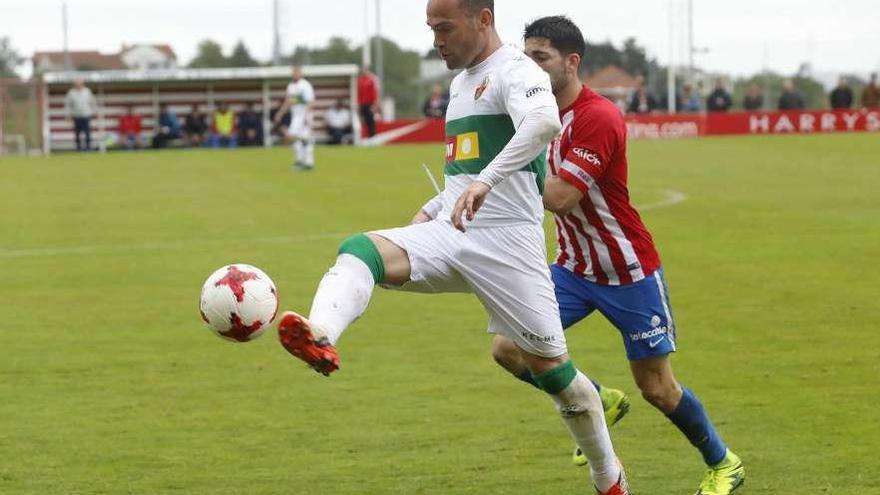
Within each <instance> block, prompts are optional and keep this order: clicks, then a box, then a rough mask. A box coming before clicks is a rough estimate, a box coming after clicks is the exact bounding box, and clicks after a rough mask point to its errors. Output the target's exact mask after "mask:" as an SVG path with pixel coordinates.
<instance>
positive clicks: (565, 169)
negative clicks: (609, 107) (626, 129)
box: [557, 118, 622, 193]
mask: <svg viewBox="0 0 880 495" xmlns="http://www.w3.org/2000/svg"><path fill="white" fill-rule="evenodd" d="M617 120H620V119H619V118H618V119H609V118H595V119H592V120H590V121H588V120H585V119H584V120H579V121H575V122H574V123H573V124H572V126H571V127H570V128H569V129H570V132H571V146H570V147H569V149H568V153H567V154H566V155H565V156H564V157H562V163H561V164H560V165H559V168H558V172H557V175H558V177H559V178H560V179H562V180H564V181H566V182H568V183H569V184H571V185H573V186H575V187H577V188H578V189H579V190H580V191H581V192H583V193H586V192H587V190H588V189H590V188H591V187H592V186H593V184H594V183H595V182H596V181H597V180H599V178H600V177H602V174H604V173H605V170H606V168H607V167H608V165H609V164H610V163H611V160H613V159H614V156H615V153H616V151H617V149H618V148H619V147H620V146H621V144H622V143H621V142H620V140H621V136H620V133H619V132H618V130H617V126H616V123H617ZM621 125H622V124H621Z"/></svg>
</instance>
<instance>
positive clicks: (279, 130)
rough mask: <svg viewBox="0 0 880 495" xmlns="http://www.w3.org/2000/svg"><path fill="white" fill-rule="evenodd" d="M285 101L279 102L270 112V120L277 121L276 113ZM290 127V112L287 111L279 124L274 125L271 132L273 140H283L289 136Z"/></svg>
mask: <svg viewBox="0 0 880 495" xmlns="http://www.w3.org/2000/svg"><path fill="white" fill-rule="evenodd" d="M282 104H283V103H279V104H278V105H276V106H275V108H273V109H272V111H271V112H269V122H275V115H276V114H277V113H278V112H279V111H280V110H281V105H282ZM288 128H290V112H286V113H285V114H284V116H283V117H281V121H280V122H278V124H277V125H273V126H272V130H271V134H272V136H273V141H274V140H275V139H278V140H281V141H283V140H284V138H285V137H286V136H287V129H288Z"/></svg>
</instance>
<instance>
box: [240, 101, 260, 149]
mask: <svg viewBox="0 0 880 495" xmlns="http://www.w3.org/2000/svg"><path fill="white" fill-rule="evenodd" d="M238 144H239V145H240V146H260V145H262V144H263V119H262V117H260V115H259V114H257V112H255V111H254V105H253V104H252V103H248V104H246V105H245V107H244V110H243V111H242V112H241V113H239V114H238Z"/></svg>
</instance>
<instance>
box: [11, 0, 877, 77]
mask: <svg viewBox="0 0 880 495" xmlns="http://www.w3.org/2000/svg"><path fill="white" fill-rule="evenodd" d="M376 1H377V0H325V1H315V0H279V2H280V3H281V12H282V15H281V28H282V29H281V32H282V42H283V45H282V46H284V47H285V50H284V51H289V49H290V48H291V47H293V46H294V45H296V44H308V45H312V46H314V45H320V44H322V42H324V41H325V40H326V39H327V38H329V37H331V36H334V35H342V36H344V37H347V38H350V39H352V40H354V41H356V42H357V41H360V40H361V39H363V36H364V32H365V30H366V29H370V30H371V31H373V30H375V25H376V22H375V19H374V16H373V15H372V14H371V15H370V17H365V4H366V3H369V4H370V6H371V9H372V6H373V5H375V3H376ZM693 3H694V26H695V28H694V37H695V40H694V41H695V45H696V46H698V47H701V48H706V49H707V51H706V52H705V53H701V54H699V55H697V57H696V61H697V65H699V66H701V67H704V68H706V69H709V70H712V71H719V72H727V73H732V74H735V75H745V74H750V73H753V72H758V71H760V70H761V69H762V68H763V67H764V66H768V67H770V68H772V69H774V70H776V71H779V72H783V73H792V72H794V71H796V70H797V68H798V66H799V65H800V64H801V63H803V62H805V61H809V62H811V63H812V64H813V67H814V68H815V70H817V71H819V72H856V73H867V72H870V71H875V70H878V69H880V0H837V1H830V0H737V1H735V2H722V1H719V0H693ZM67 4H68V11H69V20H70V48H71V49H77V50H79V49H98V50H100V51H103V52H114V51H118V49H119V47H120V46H121V45H122V44H123V43H129V44H131V43H136V42H151V43H169V44H170V45H172V46H173V47H174V49H175V50H176V52H177V54H178V57H179V59H180V61H181V63H186V62H188V61H189V59H190V58H192V56H193V54H194V52H195V47H196V45H197V43H198V42H199V41H200V40H202V39H205V38H211V39H214V40H216V41H219V42H220V43H221V44H222V45H224V46H225V47H227V49H229V48H231V46H232V45H233V44H234V43H235V41H236V40H237V39H239V38H240V39H243V40H244V42H245V44H246V45H247V46H248V48H250V50H251V52H252V54H253V55H254V56H256V57H257V58H259V59H263V60H267V59H269V58H270V54H271V47H272V29H271V26H272V0H135V1H129V2H120V1H108V0H67ZM381 4H382V31H383V33H384V34H385V35H386V36H387V37H389V38H391V39H393V40H395V41H396V42H397V43H399V44H400V45H402V46H404V47H406V48H410V49H416V50H419V51H425V50H427V49H429V48H430V46H431V35H430V32H429V30H428V28H427V27H426V26H425V23H424V21H425V19H424V18H425V15H424V8H425V4H426V1H425V0H381ZM61 5H62V1H61V0H0V36H9V37H10V38H11V40H12V44H13V46H14V47H15V48H16V49H17V50H18V51H19V52H20V53H22V54H23V55H26V56H28V57H30V55H32V54H33V52H34V51H37V50H60V49H61V47H62V29H61V25H62V22H61ZM670 5H672V6H673V7H672V9H671V10H672V11H673V12H675V14H676V15H674V16H673V17H674V21H673V22H674V23H675V29H674V30H673V33H674V35H675V41H673V43H672V44H671V46H672V47H673V48H672V52H673V54H674V57H675V59H676V61H677V62H679V63H680V62H682V61H684V60H686V56H687V55H686V54H687V48H686V47H687V42H686V27H687V22H686V9H685V5H686V0H614V1H610V2H599V1H591V0H539V1H536V0H498V1H497V2H496V15H497V20H498V27H499V30H500V32H501V34H502V37H503V38H504V39H505V41H507V42H516V41H518V38H519V36H520V31H521V29H522V26H523V25H524V23H525V22H526V21H528V20H529V19H532V18H535V17H538V16H542V15H550V14H558V13H565V14H568V15H570V16H571V17H572V18H573V19H574V20H575V22H577V23H578V24H579V25H580V26H581V29H582V30H583V31H584V34H585V35H586V37H587V39H588V40H589V41H592V42H599V41H604V40H611V41H613V42H615V43H618V44H619V43H620V42H621V41H622V40H624V39H626V38H628V37H635V38H636V39H637V40H638V41H639V43H640V44H642V45H643V46H646V47H647V48H648V51H649V54H650V55H652V56H655V57H657V58H658V59H659V60H660V61H661V63H666V62H668V61H669V59H670V41H669V34H670V29H669V26H670V14H669V13H670ZM365 18H367V19H369V21H368V24H369V27H368V28H367V27H365ZM587 56H588V57H589V54H588V55H587ZM28 65H29V64H28ZM29 70H30V69H29V68H28V69H27V72H29Z"/></svg>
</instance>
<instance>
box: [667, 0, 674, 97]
mask: <svg viewBox="0 0 880 495" xmlns="http://www.w3.org/2000/svg"><path fill="white" fill-rule="evenodd" d="M666 103H667V104H666V107H667V111H668V112H669V113H675V0H669V65H668V66H667V67H666Z"/></svg>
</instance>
